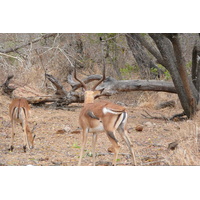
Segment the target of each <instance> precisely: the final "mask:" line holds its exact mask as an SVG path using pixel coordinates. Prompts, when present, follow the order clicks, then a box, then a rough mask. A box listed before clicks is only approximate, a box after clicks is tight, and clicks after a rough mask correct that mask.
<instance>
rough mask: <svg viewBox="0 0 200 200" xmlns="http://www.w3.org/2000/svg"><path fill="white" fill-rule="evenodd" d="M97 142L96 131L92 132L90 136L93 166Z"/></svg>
mask: <svg viewBox="0 0 200 200" xmlns="http://www.w3.org/2000/svg"><path fill="white" fill-rule="evenodd" d="M96 143H97V133H93V136H92V156H93V166H95V156H96V155H95V147H96Z"/></svg>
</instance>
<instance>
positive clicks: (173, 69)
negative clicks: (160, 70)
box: [149, 34, 198, 118]
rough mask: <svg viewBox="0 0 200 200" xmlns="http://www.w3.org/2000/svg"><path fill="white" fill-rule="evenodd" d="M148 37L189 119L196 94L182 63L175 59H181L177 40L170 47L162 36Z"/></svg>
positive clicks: (193, 108)
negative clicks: (158, 54)
mask: <svg viewBox="0 0 200 200" xmlns="http://www.w3.org/2000/svg"><path fill="white" fill-rule="evenodd" d="M149 35H150V36H151V37H152V39H153V40H154V41H155V43H156V45H157V47H158V49H159V50H160V53H161V55H162V57H163V60H164V63H165V67H166V68H167V69H168V71H169V72H170V74H171V76H172V80H173V83H174V86H175V88H176V91H177V94H178V96H179V99H180V102H181V105H182V107H183V109H184V111H185V114H186V115H187V116H188V118H191V117H192V116H193V114H194V110H195V102H197V100H198V93H197V91H195V90H194V91H192V90H193V89H194V87H192V83H190V80H188V76H187V75H186V74H185V73H184V71H183V67H184V66H182V64H183V63H182V61H180V59H179V58H177V57H178V56H181V57H182V55H179V54H181V52H180V51H179V50H178V48H180V46H179V44H178V41H177V38H176V39H175V40H176V41H174V44H173V46H172V43H171V42H170V40H169V39H168V38H167V37H165V36H164V35H163V34H149ZM173 47H174V48H173ZM190 94H192V96H189V95H190Z"/></svg>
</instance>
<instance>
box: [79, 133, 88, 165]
mask: <svg viewBox="0 0 200 200" xmlns="http://www.w3.org/2000/svg"><path fill="white" fill-rule="evenodd" d="M86 141H87V130H83V132H82V142H81V153H80V157H79V162H78V166H80V165H81V160H82V157H83V151H84V149H85V144H86Z"/></svg>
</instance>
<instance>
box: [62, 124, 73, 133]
mask: <svg viewBox="0 0 200 200" xmlns="http://www.w3.org/2000/svg"><path fill="white" fill-rule="evenodd" d="M64 130H65V132H66V133H70V132H71V131H72V129H71V128H70V126H69V125H66V126H65V128H64Z"/></svg>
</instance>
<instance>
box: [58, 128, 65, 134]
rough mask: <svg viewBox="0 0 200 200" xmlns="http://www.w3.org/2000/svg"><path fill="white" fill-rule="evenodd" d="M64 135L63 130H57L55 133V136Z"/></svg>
mask: <svg viewBox="0 0 200 200" xmlns="http://www.w3.org/2000/svg"><path fill="white" fill-rule="evenodd" d="M64 133H66V131H65V129H62V130H57V131H56V134H64Z"/></svg>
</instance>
